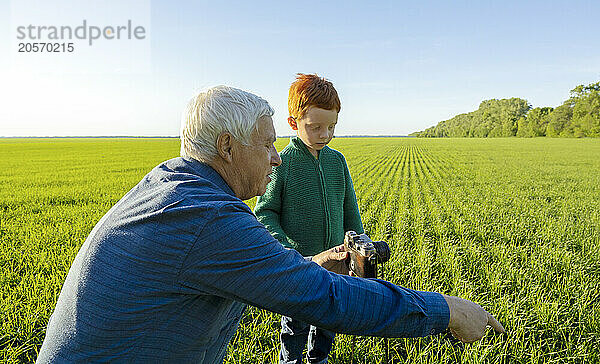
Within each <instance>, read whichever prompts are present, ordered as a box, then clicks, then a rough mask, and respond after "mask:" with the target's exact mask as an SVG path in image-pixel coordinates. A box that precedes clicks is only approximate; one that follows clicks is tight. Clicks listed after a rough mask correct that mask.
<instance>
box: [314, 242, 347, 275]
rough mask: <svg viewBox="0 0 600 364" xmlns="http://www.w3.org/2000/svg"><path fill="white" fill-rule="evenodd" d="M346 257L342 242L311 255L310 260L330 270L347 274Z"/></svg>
mask: <svg viewBox="0 0 600 364" xmlns="http://www.w3.org/2000/svg"><path fill="white" fill-rule="evenodd" d="M346 258H348V252H347V251H346V250H345V249H344V245H343V244H342V245H338V246H336V247H335V248H331V249H329V250H325V251H324V252H321V253H319V254H317V255H315V256H314V257H312V261H313V262H315V263H317V264H318V265H320V266H321V267H323V268H325V269H327V270H328V271H330V272H334V273H337V274H345V275H348V273H349V272H350V270H349V269H348V264H347V263H346Z"/></svg>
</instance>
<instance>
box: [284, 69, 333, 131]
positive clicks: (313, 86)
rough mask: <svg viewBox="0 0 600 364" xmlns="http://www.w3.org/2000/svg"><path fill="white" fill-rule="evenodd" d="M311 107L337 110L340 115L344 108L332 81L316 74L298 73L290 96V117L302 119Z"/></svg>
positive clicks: (291, 87)
mask: <svg viewBox="0 0 600 364" xmlns="http://www.w3.org/2000/svg"><path fill="white" fill-rule="evenodd" d="M311 106H314V107H318V108H320V109H325V110H336V111H337V112H338V113H339V112H340V110H341V108H342V106H341V103H340V98H339V97H338V94H337V91H336V90H335V87H333V84H332V83H331V82H330V81H328V80H326V79H325V78H323V77H319V76H317V75H316V74H312V75H307V74H304V73H298V74H297V75H296V81H294V83H292V85H291V86H290V93H289V96H288V111H289V113H290V117H292V118H294V119H296V120H298V119H302V117H304V114H306V111H307V110H308V108H309V107H311Z"/></svg>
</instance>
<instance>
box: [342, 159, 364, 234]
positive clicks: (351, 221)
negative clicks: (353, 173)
mask: <svg viewBox="0 0 600 364" xmlns="http://www.w3.org/2000/svg"><path fill="white" fill-rule="evenodd" d="M340 156H341V158H342V162H343V163H344V177H345V178H346V193H345V197H344V231H348V230H354V231H356V232H357V233H359V234H362V233H364V232H365V230H364V228H363V225H362V221H361V219H360V212H359V211H358V202H357V201H356V193H355V192H354V185H353V183H352V177H350V171H349V170H348V164H346V159H345V158H344V156H343V155H340Z"/></svg>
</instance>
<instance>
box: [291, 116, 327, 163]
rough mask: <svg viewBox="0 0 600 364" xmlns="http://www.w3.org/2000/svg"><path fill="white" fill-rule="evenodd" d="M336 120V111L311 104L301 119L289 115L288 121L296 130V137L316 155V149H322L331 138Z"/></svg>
mask: <svg viewBox="0 0 600 364" xmlns="http://www.w3.org/2000/svg"><path fill="white" fill-rule="evenodd" d="M337 120H338V113H337V111H335V110H325V109H320V108H318V107H314V106H311V107H310V108H309V109H308V111H307V112H306V114H304V117H302V119H298V120H296V119H294V118H292V117H289V118H288V123H289V124H290V126H291V127H292V129H293V130H296V134H298V138H300V140H302V142H303V143H304V144H305V145H306V146H307V147H308V150H309V151H310V152H311V154H312V155H314V156H315V157H317V155H318V153H317V151H319V150H321V149H323V147H325V146H326V145H327V143H329V142H330V141H331V138H333V131H334V130H335V125H336V124H337Z"/></svg>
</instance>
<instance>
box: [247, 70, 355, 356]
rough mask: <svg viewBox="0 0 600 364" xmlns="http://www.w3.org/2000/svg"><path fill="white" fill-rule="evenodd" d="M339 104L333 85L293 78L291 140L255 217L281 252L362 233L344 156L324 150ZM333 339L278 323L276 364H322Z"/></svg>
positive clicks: (311, 250)
mask: <svg viewBox="0 0 600 364" xmlns="http://www.w3.org/2000/svg"><path fill="white" fill-rule="evenodd" d="M340 108H341V105H340V99H339V97H338V95H337V92H336V90H335V88H334V87H333V84H332V83H331V82H329V81H327V80H325V79H324V78H320V77H318V76H317V75H306V74H298V77H297V78H296V81H295V82H294V83H292V85H291V87H290V92H289V98H288V109H289V115H290V116H289V118H288V123H289V124H290V126H291V127H292V129H293V130H295V131H296V135H297V136H296V137H294V138H292V139H291V140H290V143H289V144H288V145H287V147H285V148H284V149H283V151H282V152H281V160H282V162H281V165H280V166H279V167H276V168H274V171H273V173H272V174H271V179H272V181H271V182H270V183H269V184H268V185H267V191H266V193H265V194H264V195H263V196H262V197H259V198H258V200H257V203H256V207H255V209H254V212H255V214H256V216H257V218H258V220H259V221H260V222H261V223H263V224H264V225H265V226H266V227H267V229H268V230H269V232H270V233H271V234H272V235H273V236H274V237H275V238H276V239H277V240H279V241H280V242H281V244H283V245H284V246H286V247H289V248H293V249H296V250H297V251H298V252H299V253H300V254H302V255H303V256H312V255H315V254H318V253H320V252H322V251H323V250H326V249H329V248H331V247H334V246H336V245H339V244H342V243H343V241H344V234H345V232H346V231H348V230H354V231H356V232H357V233H359V234H360V233H363V232H364V231H363V226H362V222H361V220H360V214H359V212H358V205H357V203H356V195H355V193H354V187H353V186H352V179H351V178H350V173H349V171H348V166H347V165H346V160H345V159H344V156H343V155H342V154H341V153H340V152H338V151H336V150H333V149H331V148H329V147H328V146H327V144H328V143H329V142H330V141H331V139H332V138H333V131H334V129H335V126H336V123H337V120H338V113H339V112H340ZM334 336H335V334H334V333H332V332H329V331H327V330H324V329H320V328H317V327H314V326H310V325H307V324H306V323H304V322H300V321H298V320H295V319H292V318H290V317H286V316H282V317H281V351H280V352H279V363H281V364H283V363H301V362H302V352H303V351H304V347H305V345H306V343H308V353H307V356H308V362H309V363H326V362H327V358H328V355H329V352H330V351H331V347H332V345H333V339H334Z"/></svg>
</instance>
